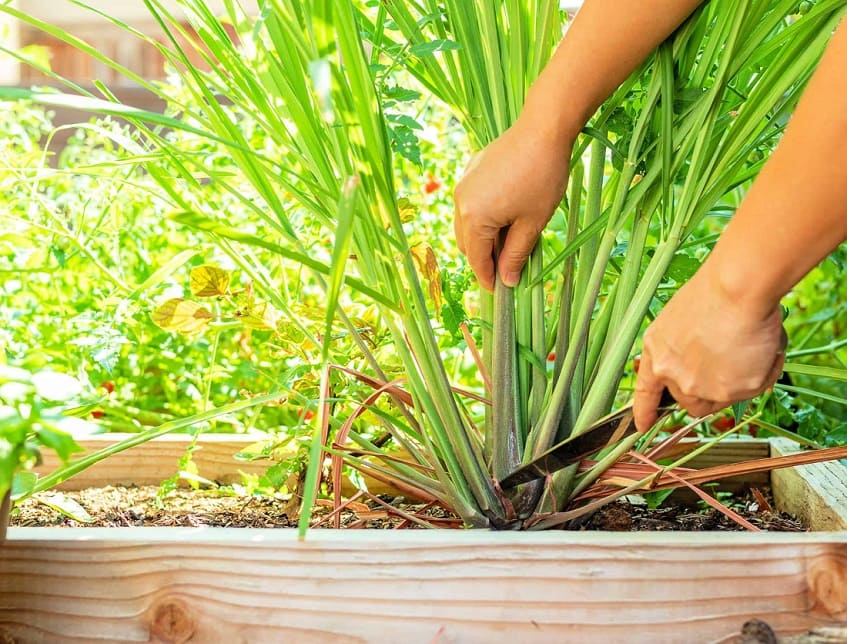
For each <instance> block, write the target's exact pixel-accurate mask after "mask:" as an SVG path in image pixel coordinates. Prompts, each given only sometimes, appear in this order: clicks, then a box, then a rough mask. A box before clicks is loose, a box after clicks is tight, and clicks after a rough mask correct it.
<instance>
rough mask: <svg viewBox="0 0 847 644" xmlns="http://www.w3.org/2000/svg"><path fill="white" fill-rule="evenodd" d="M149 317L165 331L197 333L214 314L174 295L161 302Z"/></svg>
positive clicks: (195, 303)
mask: <svg viewBox="0 0 847 644" xmlns="http://www.w3.org/2000/svg"><path fill="white" fill-rule="evenodd" d="M150 317H151V319H152V320H153V323H154V324H155V325H156V326H158V327H160V328H162V329H164V330H165V331H176V332H177V333H197V332H198V331H202V330H203V329H204V328H206V325H208V324H209V321H210V320H212V318H213V317H214V316H213V315H212V314H211V313H210V312H209V310H208V309H206V308H205V307H203V306H201V305H200V304H198V303H197V302H192V301H191V300H184V299H182V298H179V297H175V298H173V299H170V300H168V301H167V302H165V303H164V304H161V305H160V306H159V307H158V308H157V309H156V310H155V311H153V313H151V314H150Z"/></svg>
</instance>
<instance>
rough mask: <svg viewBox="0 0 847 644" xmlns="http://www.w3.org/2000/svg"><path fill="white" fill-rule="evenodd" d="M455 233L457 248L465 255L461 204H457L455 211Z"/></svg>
mask: <svg viewBox="0 0 847 644" xmlns="http://www.w3.org/2000/svg"><path fill="white" fill-rule="evenodd" d="M454 200H455V197H454ZM453 233H454V235H455V236H456V246H458V248H459V252H460V253H462V255H464V254H465V237H464V226H463V225H462V213H461V211H460V210H459V204H458V203H457V204H456V206H455V209H454V214H453Z"/></svg>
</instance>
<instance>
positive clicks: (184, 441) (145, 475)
mask: <svg viewBox="0 0 847 644" xmlns="http://www.w3.org/2000/svg"><path fill="white" fill-rule="evenodd" d="M127 436H128V435H127V434H103V435H101V436H91V437H88V438H85V439H79V440H78V441H77V442H78V443H79V445H80V446H81V447H82V448H83V449H84V450H85V452H83V453H88V452H92V451H95V450H98V449H102V448H104V447H106V446H108V445H113V444H115V443H117V442H119V441H120V440H122V439H123V438H126V437H127ZM261 440H262V437H261V436H233V435H232V434H205V435H203V436H201V437H200V439H199V440H198V444H197V446H196V448H195V449H194V451H193V452H192V459H193V460H194V463H195V464H196V465H197V469H198V472H199V474H200V476H203V477H204V478H207V479H209V480H210V481H215V482H217V483H221V484H225V485H226V484H230V483H239V482H241V478H242V477H241V473H242V472H243V473H245V474H257V475H261V474H262V473H264V471H265V470H266V469H268V467H270V466H271V465H273V463H274V462H275V461H272V460H258V461H238V460H236V459H235V458H233V456H234V455H235V454H237V453H238V452H240V451H242V450H244V449H245V448H247V447H248V446H249V445H252V444H253V443H257V442H259V441H261ZM190 445H191V438H190V437H189V436H186V435H184V434H182V435H181V434H170V435H165V436H161V437H160V438H157V439H155V440H152V441H150V442H148V443H144V444H142V445H139V446H137V447H133V448H132V449H128V450H126V451H124V452H120V453H119V454H115V455H114V456H112V457H110V458H107V459H106V460H104V461H100V462H99V463H97V464H96V465H93V466H92V467H90V468H88V469H87V470H84V471H83V472H80V473H79V474H77V475H76V476H74V477H73V478H71V479H69V480H67V481H65V482H64V483H61V484H60V485H58V486H56V488H55V489H58V490H82V489H85V488H89V487H105V486H107V485H159V484H160V483H161V482H162V481H164V480H166V479H168V478H170V477H172V476H174V475H175V474H176V473H177V472H178V469H179V468H178V463H179V459H180V458H182V457H183V456H184V455H185V452H186V450H187V449H188V448H189V446H190ZM77 456H79V455H77ZM59 465H60V462H59V459H58V458H57V457H56V455H55V454H54V453H53V452H50V451H45V453H44V462H43V463H42V464H41V465H40V466H39V467H38V468H36V470H35V471H36V472H38V473H39V474H41V475H44V474H47V473H49V472H51V471H53V470H55V469H56V468H57V467H59ZM365 481H366V483H367V485H368V490H370V491H371V492H372V493H373V494H385V493H391V492H394V490H393V489H391V488H389V487H388V486H386V485H385V484H384V483H381V482H379V481H376V480H374V479H372V478H371V477H369V476H365ZM343 489H344V493H345V494H346V495H351V494H353V493H355V489H354V488H353V486H352V485H350V484H349V483H348V482H347V481H345V487H344V488H343Z"/></svg>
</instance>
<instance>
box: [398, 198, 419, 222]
mask: <svg viewBox="0 0 847 644" xmlns="http://www.w3.org/2000/svg"><path fill="white" fill-rule="evenodd" d="M397 207H398V209H399V210H400V221H402V222H403V223H404V224H407V223H409V222H410V221H414V220H415V219H416V218H417V216H418V209H417V207H416V206H415V204H413V203H412V202H411V201H410V200H409V199H407V198H406V197H400V198H399V199H398V200H397Z"/></svg>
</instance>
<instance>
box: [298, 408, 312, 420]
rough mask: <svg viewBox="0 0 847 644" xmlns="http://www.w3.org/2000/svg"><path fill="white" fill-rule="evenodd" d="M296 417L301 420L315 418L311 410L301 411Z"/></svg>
mask: <svg viewBox="0 0 847 644" xmlns="http://www.w3.org/2000/svg"><path fill="white" fill-rule="evenodd" d="M297 417H298V418H302V419H303V420H312V419H313V418H314V417H315V412H314V411H312V410H311V409H301V410H300V411H298V412H297Z"/></svg>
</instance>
